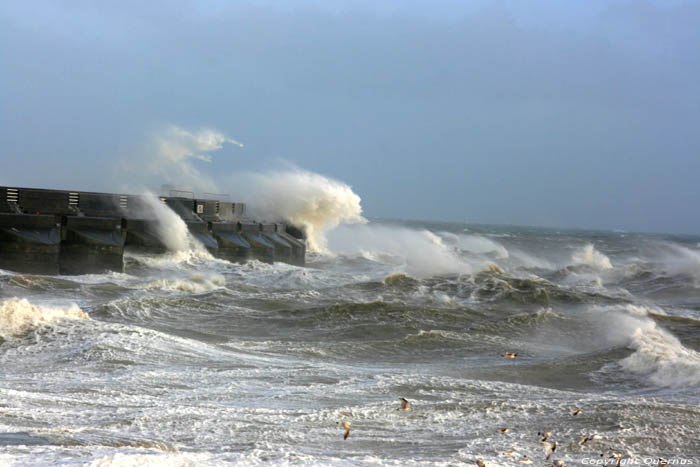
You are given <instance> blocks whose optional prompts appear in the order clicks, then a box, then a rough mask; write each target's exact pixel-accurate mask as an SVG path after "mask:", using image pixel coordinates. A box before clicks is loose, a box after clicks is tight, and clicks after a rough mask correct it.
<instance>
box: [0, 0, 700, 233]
mask: <svg viewBox="0 0 700 467" xmlns="http://www.w3.org/2000/svg"><path fill="white" fill-rule="evenodd" d="M699 47H700V2H697V1H687V2H686V1H681V0H678V1H672V0H666V1H662V0H656V1H650V0H634V1H632V0H606V1H603V0H592V1H585V2H584V1H572V2H561V1H556V0H533V1H527V2H524V1H516V0H510V1H508V0H504V1H486V0H475V1H471V2H463V1H457V0H451V1H449V0H444V1H441V0H437V1H427V0H406V1H398V0H387V1H385V2H375V1H370V0H358V1H347V0H346V1H341V0H328V1H323V2H322V1H320V0H319V1H312V0H300V1H295V2H291V1H287V2H285V1H281V0H277V1H271V0H270V1H257V2H253V1H237V2H235V1H211V2H195V1H184V0H173V1H168V2H165V1H162V2H156V1H154V2H142V1H134V0H123V1H105V2H92V1H83V0H77V1H70V2H68V1H34V0H28V1H21V2H20V1H14V2H2V4H1V5H0V185H9V186H29V187H44V188H66V189H77V190H94V191H121V190H122V189H124V188H125V187H128V186H133V184H132V185H129V182H132V181H135V180H144V183H145V180H146V179H147V180H148V183H151V184H157V183H159V182H162V183H165V182H168V183H175V184H176V185H177V184H178V182H179V180H177V179H173V176H174V175H173V174H177V173H179V174H180V175H182V176H183V177H185V176H186V175H187V174H186V173H184V171H181V172H177V171H174V172H173V171H171V172H169V176H170V178H169V179H167V180H165V179H160V178H159V177H161V178H162V177H163V176H164V175H163V174H164V173H165V172H167V170H165V169H163V168H164V167H165V168H167V167H168V164H176V163H177V161H178V160H180V159H178V158H182V157H184V158H188V157H190V156H192V158H191V159H190V162H189V163H190V164H191V167H193V168H194V169H195V170H196V172H195V173H197V174H201V176H202V179H205V180H207V181H209V180H218V182H217V183H218V185H217V186H216V188H213V189H216V190H221V191H223V192H227V193H232V194H233V195H234V196H243V195H241V194H240V193H237V190H236V186H235V185H236V183H235V182H233V181H232V182H231V183H232V186H229V185H227V184H226V182H225V181H222V180H240V175H239V176H238V177H230V178H229V177H227V176H228V175H229V174H230V175H234V174H245V173H255V174H264V173H266V172H269V171H275V170H282V169H284V168H285V167H299V168H301V169H304V170H306V171H309V172H312V173H318V174H322V175H324V176H326V177H330V178H332V179H336V180H339V181H342V182H344V183H345V184H347V185H349V186H351V187H352V190H353V191H354V192H355V193H356V194H357V195H359V197H360V198H361V204H362V209H363V214H364V215H365V216H367V217H385V218H393V219H399V218H402V219H423V220H442V221H457V222H478V223H492V224H514V225H540V226H551V227H579V228H594V229H598V228H602V229H624V230H634V231H656V232H679V233H680V232H683V233H698V232H700V216H698V215H697V213H698V203H699V202H700V89H699V86H700V85H699V84H698V83H700V53H699V52H698V50H699ZM164 135H176V137H177V138H180V139H178V140H177V141H180V142H181V140H182V138H185V139H186V138H189V137H190V136H191V135H195V136H196V138H199V139H197V142H196V144H195V146H197V147H206V148H209V149H213V152H208V153H207V155H206V156H203V155H202V154H199V153H195V152H196V151H195V152H192V151H190V149H182V146H181V145H180V146H178V145H177V144H174V146H173V143H172V142H171V141H170V140H168V142H167V144H166V143H165V142H164V141H165V140H164V138H165V137H166V136H164ZM177 135H179V136H177ZM188 135H190V136H188ZM201 135H205V136H201ZM207 135H208V136H207ZM196 138H195V139H196ZM202 138H205V139H206V141H205V140H202ZM239 143H240V144H239ZM164 147H167V148H172V147H175V148H176V153H175V154H174V155H172V154H171V155H170V156H169V157H157V156H156V153H158V152H159V151H162V150H163V148H164ZM177 148H179V149H177ZM209 149H207V151H208V150H209ZM177 151H180V152H177ZM161 156H162V154H161ZM200 156H201V157H200ZM158 168H160V169H163V170H160V171H159V170H157V169H158ZM146 173H147V174H148V177H144V174H146ZM190 175H191V174H190ZM183 183H184V184H186V183H187V182H186V180H184V179H183ZM212 183H214V182H212ZM241 186H242V185H241ZM217 192H219V191H217Z"/></svg>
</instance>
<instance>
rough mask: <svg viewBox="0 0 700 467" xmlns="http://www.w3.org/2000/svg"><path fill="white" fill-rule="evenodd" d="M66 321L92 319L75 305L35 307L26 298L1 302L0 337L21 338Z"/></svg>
mask: <svg viewBox="0 0 700 467" xmlns="http://www.w3.org/2000/svg"><path fill="white" fill-rule="evenodd" d="M64 319H90V317H89V316H88V314H87V313H85V312H84V311H82V310H81V309H80V307H78V305H75V304H72V305H69V306H67V307H57V306H48V305H33V304H31V303H30V302H29V300H27V299H26V298H22V299H20V298H16V297H15V298H10V299H7V300H3V301H2V302H0V337H3V338H5V339H7V338H10V337H13V336H21V335H23V334H25V333H27V332H29V331H31V330H33V329H35V328H38V327H40V326H46V325H50V324H53V323H56V322H58V321H60V320H64Z"/></svg>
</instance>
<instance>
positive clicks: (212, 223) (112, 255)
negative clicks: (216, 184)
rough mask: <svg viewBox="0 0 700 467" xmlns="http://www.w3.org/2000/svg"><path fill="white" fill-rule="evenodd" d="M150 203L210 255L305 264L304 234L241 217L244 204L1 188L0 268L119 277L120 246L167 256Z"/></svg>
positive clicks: (244, 208)
mask: <svg viewBox="0 0 700 467" xmlns="http://www.w3.org/2000/svg"><path fill="white" fill-rule="evenodd" d="M183 193H184V192H183ZM154 203H158V204H159V203H164V204H165V205H167V207H169V208H170V209H171V210H172V211H174V212H175V213H176V214H177V215H178V216H179V217H180V218H181V219H182V220H183V221H184V222H185V224H186V225H187V228H188V230H189V232H190V233H191V234H192V236H193V237H194V238H195V239H196V240H197V241H199V242H200V243H201V244H203V245H204V246H205V247H206V248H207V250H208V251H209V252H210V253H212V254H213V255H216V256H219V257H221V258H225V259H228V260H231V261H238V262H240V261H245V260H247V259H250V258H255V259H259V260H261V261H265V262H273V261H284V262H288V263H292V264H298V265H303V264H304V257H305V253H306V246H305V242H304V239H303V232H301V231H299V230H298V229H294V228H293V227H289V226H285V225H284V224H279V225H277V224H271V223H262V224H261V223H258V222H255V221H252V220H250V219H246V218H245V212H246V206H245V204H243V203H233V202H228V201H219V200H212V199H203V200H198V199H194V198H193V197H190V198H184V197H161V198H159V199H157V200H153V199H151V198H150V197H146V196H139V195H122V194H113V193H93V192H77V191H64V190H46V189H35V188H12V187H0V268H5V269H11V270H16V271H26V272H32V273H41V274H57V273H61V274H85V273H94V272H103V271H105V270H113V271H122V270H123V267H124V262H123V253H124V247H125V246H128V247H129V248H136V249H139V250H142V251H148V252H151V253H162V252H165V251H166V246H165V244H164V242H163V239H161V238H159V234H158V232H159V231H160V229H158V227H162V226H160V225H159V217H160V216H159V214H160V213H159V212H158V211H159V209H158V205H156V204H154Z"/></svg>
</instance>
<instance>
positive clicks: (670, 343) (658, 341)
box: [598, 305, 700, 387]
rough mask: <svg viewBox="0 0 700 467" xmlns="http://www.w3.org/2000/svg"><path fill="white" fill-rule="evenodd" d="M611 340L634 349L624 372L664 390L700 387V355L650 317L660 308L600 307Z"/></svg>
mask: <svg viewBox="0 0 700 467" xmlns="http://www.w3.org/2000/svg"><path fill="white" fill-rule="evenodd" d="M598 311H603V314H602V317H603V320H604V321H605V323H604V326H605V328H606V332H607V337H608V339H610V340H611V341H613V342H615V341H617V343H620V344H622V345H625V346H627V347H628V348H629V349H631V350H633V352H632V354H631V355H629V356H628V357H626V358H624V359H622V360H620V361H619V362H618V363H619V365H620V367H621V368H622V369H624V370H625V371H627V372H630V373H632V374H634V375H637V376H638V377H642V378H644V379H645V380H646V381H648V382H650V383H652V384H654V385H656V386H664V387H687V386H694V385H697V384H700V353H698V352H696V351H695V350H692V349H689V348H687V347H685V346H684V345H683V344H682V343H681V342H680V340H678V338H677V337H675V336H674V335H673V334H671V333H670V332H669V331H668V330H666V329H664V328H663V327H661V326H659V325H658V324H657V323H656V321H654V320H653V319H651V318H650V317H648V316H652V315H657V316H658V315H661V314H663V312H659V310H656V309H650V308H646V307H643V306H636V305H624V306H615V307H607V308H600V309H599V310H598Z"/></svg>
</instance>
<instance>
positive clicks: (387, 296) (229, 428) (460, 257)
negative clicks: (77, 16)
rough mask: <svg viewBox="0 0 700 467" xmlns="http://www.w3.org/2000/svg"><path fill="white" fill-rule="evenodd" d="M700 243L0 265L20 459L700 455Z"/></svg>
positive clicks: (6, 438)
mask: <svg viewBox="0 0 700 467" xmlns="http://www.w3.org/2000/svg"><path fill="white" fill-rule="evenodd" d="M699 242H700V238H693V237H681V236H664V235H641V234H632V233H624V232H607V233H605V232H603V233H601V232H582V231H554V230H545V229H528V228H505V227H486V226H472V225H457V224H426V223H408V222H404V223H386V222H377V221H375V222H372V223H370V224H367V225H356V226H341V227H339V228H338V229H336V230H335V231H333V232H331V234H330V236H329V238H328V248H329V250H330V252H332V253H330V254H323V255H321V254H318V255H309V257H308V258H307V259H308V265H307V267H304V268H299V267H294V266H289V265H285V264H278V263H276V264H272V265H269V264H263V263H259V262H256V261H252V262H249V263H247V264H243V265H238V264H231V263H228V262H225V261H221V260H216V259H213V258H211V257H209V256H208V255H206V254H204V253H201V252H199V253H198V252H197V251H194V250H193V251H180V252H177V253H171V254H168V255H165V256H149V255H138V254H133V253H129V254H128V255H127V257H126V269H125V273H124V274H117V273H108V274H101V275H84V276H73V277H68V276H62V277H46V276H35V275H28V274H18V273H12V272H8V271H0V464H3V465H5V464H9V465H46V464H57V465H85V464H87V465H146V464H150V465H154V464H155V465H222V464H318V465H326V464H352V465H375V464H380V465H381V464H389V465H434V464H443V465H455V464H461V463H473V462H474V461H475V460H477V459H483V460H484V461H485V462H486V463H487V465H520V463H519V462H522V461H523V456H528V457H529V458H530V459H532V462H533V464H534V465H545V455H544V448H543V446H542V445H541V444H540V443H539V441H540V439H541V438H540V437H539V436H538V435H537V433H538V432H545V431H551V432H552V435H551V438H550V441H551V440H556V441H558V448H557V450H556V452H555V453H554V454H553V456H552V459H561V460H563V461H565V462H566V464H567V465H583V464H588V463H592V462H595V461H598V462H602V461H603V460H605V461H607V462H612V461H611V460H609V459H608V458H609V456H610V455H611V454H612V453H613V452H619V453H622V454H623V455H624V458H625V459H629V460H630V461H632V460H633V461H635V462H638V463H640V464H644V463H651V462H652V461H653V464H652V465H654V464H655V462H656V460H657V459H658V458H660V457H661V458H665V459H668V460H669V461H670V462H671V463H672V462H675V463H677V464H680V463H685V464H686V465H688V463H690V462H692V463H694V464H696V465H697V464H698V463H700V459H699V458H698V455H699V453H700V409H699V406H698V403H699V402H700V394H699V393H700V391H698V388H699V387H700V353H699V352H698V350H699V349H700V246H699ZM505 352H513V353H516V354H517V356H516V358H513V359H509V358H504V357H503V356H502V355H501V354H502V353H505ZM401 397H405V398H406V399H408V401H409V403H410V407H412V410H410V411H400V410H397V409H398V408H399V407H400V401H399V398H401ZM573 408H580V409H581V413H580V414H578V415H572V413H571V412H570V410H571V409H573ZM343 421H349V422H350V423H351V431H350V435H349V437H348V439H347V440H344V439H343V428H342V426H341V425H340V424H339V422H343ZM505 427H507V428H509V431H508V432H507V433H500V432H499V431H498V430H499V429H501V428H505ZM582 435H595V436H594V437H593V439H592V440H590V441H588V442H586V443H585V444H579V440H580V438H581V436H582ZM511 450H513V451H515V452H514V453H513V454H512V455H506V454H505V453H507V452H509V451H511ZM601 453H602V454H603V457H602V458H601V457H600V456H601Z"/></svg>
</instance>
